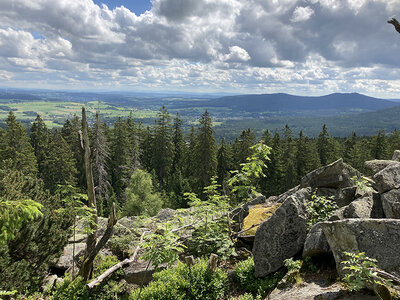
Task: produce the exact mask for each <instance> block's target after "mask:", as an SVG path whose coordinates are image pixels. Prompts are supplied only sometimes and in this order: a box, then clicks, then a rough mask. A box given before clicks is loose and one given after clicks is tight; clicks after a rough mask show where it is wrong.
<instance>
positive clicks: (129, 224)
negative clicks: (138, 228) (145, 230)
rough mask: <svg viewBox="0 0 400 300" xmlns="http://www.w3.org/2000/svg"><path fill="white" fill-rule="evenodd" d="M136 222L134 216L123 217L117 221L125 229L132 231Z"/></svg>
mask: <svg viewBox="0 0 400 300" xmlns="http://www.w3.org/2000/svg"><path fill="white" fill-rule="evenodd" d="M136 220H137V217H135V216H132V217H123V218H121V219H119V220H118V223H119V224H121V225H123V226H125V227H126V228H129V229H132V228H134V227H135V225H136Z"/></svg>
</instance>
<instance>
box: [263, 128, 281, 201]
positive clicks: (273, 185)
mask: <svg viewBox="0 0 400 300" xmlns="http://www.w3.org/2000/svg"><path fill="white" fill-rule="evenodd" d="M270 147H271V148H272V149H271V154H270V156H269V158H270V160H269V161H268V162H267V173H266V177H265V178H262V180H261V188H262V192H263V194H264V195H266V196H271V195H279V194H280V193H281V192H282V191H284V188H283V184H282V183H283V178H284V166H283V142H282V139H281V137H280V135H279V133H278V130H275V134H274V137H273V140H272V145H270Z"/></svg>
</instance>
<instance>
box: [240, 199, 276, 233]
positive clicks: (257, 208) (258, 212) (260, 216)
mask: <svg viewBox="0 0 400 300" xmlns="http://www.w3.org/2000/svg"><path fill="white" fill-rule="evenodd" d="M281 205H282V204H281V203H275V204H273V205H271V204H266V203H262V204H257V205H254V206H252V207H249V214H248V215H247V217H246V218H244V221H243V230H246V229H248V228H251V227H252V226H254V225H257V224H260V223H262V222H264V221H265V220H267V219H268V218H269V217H271V216H272V215H273V214H274V212H275V211H276V210H277V209H278V208H279V207H280V206H281ZM257 228H258V226H255V227H253V228H251V229H250V230H248V231H246V232H244V233H243V235H244V236H254V235H255V234H256V231H257Z"/></svg>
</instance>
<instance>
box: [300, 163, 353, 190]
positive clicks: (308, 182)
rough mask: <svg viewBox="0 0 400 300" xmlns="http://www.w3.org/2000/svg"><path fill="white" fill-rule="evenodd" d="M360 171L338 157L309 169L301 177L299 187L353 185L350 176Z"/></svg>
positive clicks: (340, 186)
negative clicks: (324, 164)
mask: <svg viewBox="0 0 400 300" xmlns="http://www.w3.org/2000/svg"><path fill="white" fill-rule="evenodd" d="M357 175H358V176H359V175H360V173H359V172H358V171H357V170H356V169H354V168H353V167H351V166H349V165H347V164H345V163H344V162H343V159H339V160H337V161H335V162H333V163H331V164H329V165H327V166H324V167H321V168H319V169H316V170H314V171H311V172H310V173H308V174H307V175H305V176H304V177H303V178H302V179H301V184H300V186H301V187H307V186H310V187H314V188H321V187H325V188H345V187H350V186H353V185H354V184H353V181H352V180H351V178H352V177H353V176H357Z"/></svg>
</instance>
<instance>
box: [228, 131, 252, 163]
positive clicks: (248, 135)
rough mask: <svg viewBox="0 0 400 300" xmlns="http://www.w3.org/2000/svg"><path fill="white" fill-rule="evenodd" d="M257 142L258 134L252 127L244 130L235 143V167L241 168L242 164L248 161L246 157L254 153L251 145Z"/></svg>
mask: <svg viewBox="0 0 400 300" xmlns="http://www.w3.org/2000/svg"><path fill="white" fill-rule="evenodd" d="M255 143H256V136H255V134H254V133H253V132H252V131H251V129H250V128H248V129H247V130H243V131H242V133H241V134H240V136H239V138H238V139H236V140H235V143H234V144H233V147H232V148H233V157H234V168H235V169H240V164H241V163H244V162H246V158H247V157H249V156H250V155H251V154H252V153H251V150H250V147H251V146H253V145H254V144H255Z"/></svg>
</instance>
